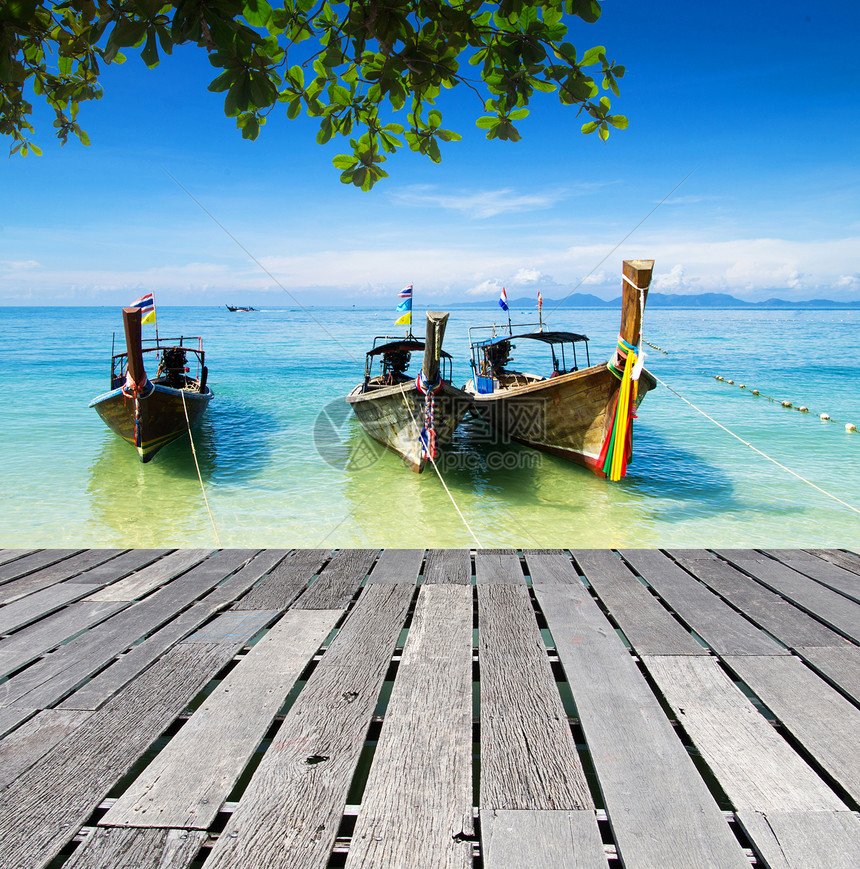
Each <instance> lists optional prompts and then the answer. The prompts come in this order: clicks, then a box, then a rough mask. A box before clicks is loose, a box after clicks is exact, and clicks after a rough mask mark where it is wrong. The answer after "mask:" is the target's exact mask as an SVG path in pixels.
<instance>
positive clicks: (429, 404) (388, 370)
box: [346, 311, 469, 474]
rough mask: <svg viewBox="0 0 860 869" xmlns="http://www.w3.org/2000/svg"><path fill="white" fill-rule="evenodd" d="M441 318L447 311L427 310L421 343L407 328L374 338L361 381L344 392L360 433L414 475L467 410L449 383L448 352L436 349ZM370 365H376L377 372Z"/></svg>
mask: <svg viewBox="0 0 860 869" xmlns="http://www.w3.org/2000/svg"><path fill="white" fill-rule="evenodd" d="M447 322H448V314H444V313H439V312H436V311H428V312H427V335H426V339H425V340H424V341H419V340H418V339H416V338H415V337H414V336H413V335H412V334H411V332H410V334H409V335H408V336H407V337H405V338H394V339H392V338H391V337H389V336H386V337H377V338H376V339H374V342H373V348H372V349H371V350H370V351H369V352H368V353H367V357H366V362H365V369H364V381H363V382H362V383H360V384H359V385H358V386H356V387H355V389H353V390H352V392H350V393H349V395H347V396H346V401H347V402H348V403H349V404H350V405H351V407H352V409H353V411H354V412H355V415H356V416H357V417H358V421H359V422H360V423H361V425H362V428H363V429H364V430H365V432H367V434H369V435H370V437H372V438H373V439H374V440H376V441H378V442H379V443H381V444H382V445H383V446H385V447H388V449H390V450H393V451H394V452H395V453H397V455H399V456H401V457H402V458H403V460H404V461H405V462H406V463H407V464H408V465H409V467H411V468H412V470H413V471H415V472H416V473H419V474H420V473H421V471H422V470H424V465H425V463H426V462H427V461H428V459H429V458H431V457H432V458H435V457H436V454H437V448H438V447H439V446H444V445H445V444H447V443H448V442H449V441H450V440H451V436H452V435H453V434H454V430H455V429H456V428H457V426H458V425H459V424H460V422H461V420H462V419H463V417H464V416H465V415H466V411H467V410H468V409H469V399H468V396H466V394H465V393H464V392H463V391H462V390H460V389H457V387H455V386H452V385H451V355H450V354H449V353H446V352H445V351H444V350H443V349H442V339H443V337H444V335H445V326H446V324H447ZM379 341H382V342H383V343H381V344H378V343H377V342H379ZM417 351H423V362H422V366H421V372H420V373H419V374H418V376H417V377H413V376H412V375H410V374H407V373H406V371H407V369H408V367H409V362H410V358H411V355H412V353H414V352H417ZM374 363H379V367H380V371H379V373H378V374H374V373H373V365H374Z"/></svg>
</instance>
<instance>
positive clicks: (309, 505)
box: [0, 300, 860, 548]
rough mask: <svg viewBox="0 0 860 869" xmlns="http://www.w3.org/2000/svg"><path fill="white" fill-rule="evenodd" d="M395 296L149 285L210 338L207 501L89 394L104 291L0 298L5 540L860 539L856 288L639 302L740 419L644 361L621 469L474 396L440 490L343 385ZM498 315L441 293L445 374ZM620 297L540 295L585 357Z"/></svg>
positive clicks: (769, 543) (99, 367)
mask: <svg viewBox="0 0 860 869" xmlns="http://www.w3.org/2000/svg"><path fill="white" fill-rule="evenodd" d="M240 301H241V300H240ZM392 309H393V304H392V306H390V307H386V308H385V309H379V310H362V309H357V308H356V309H353V308H349V309H346V308H343V309H332V308H317V309H313V310H312V311H310V312H304V311H301V310H299V309H297V308H271V309H264V310H260V311H257V312H254V313H250V314H240V313H230V312H228V311H227V310H226V308H224V307H210V308H203V307H197V308H170V307H166V306H160V307H159V311H158V313H159V332H160V334H161V336H162V337H173V336H177V335H179V334H184V335H202V336H203V338H204V346H205V350H206V355H207V362H208V364H209V369H210V378H209V383H210V385H211V386H212V388H213V390H214V392H215V399H214V401H213V402H212V404H211V405H210V408H209V411H208V413H207V415H206V417H205V418H204V421H203V423H202V425H201V426H200V427H199V428H198V429H196V430H195V432H194V446H195V447H196V453H197V458H198V461H199V465H200V472H201V476H202V481H203V486H204V488H205V492H206V496H207V498H208V503H209V511H211V517H212V518H211V520H210V515H209V511H207V506H206V503H205V502H204V498H203V495H202V493H201V485H200V480H199V479H198V474H197V470H196V467H195V462H194V456H193V454H192V448H191V445H190V444H189V441H188V439H187V438H185V439H183V440H181V441H178V442H176V443H174V444H172V445H170V446H169V447H167V448H165V449H164V450H162V452H161V453H160V454H159V455H158V456H157V457H156V458H155V460H154V461H152V462H151V463H150V464H148V465H142V464H141V463H140V462H139V461H138V459H137V456H136V454H135V452H134V450H133V449H131V448H130V447H129V446H128V445H126V444H125V443H123V442H122V441H121V440H120V439H119V438H118V437H117V436H116V435H114V434H112V433H111V432H110V431H108V430H107V428H106V427H105V426H104V424H103V423H102V421H101V420H100V419H99V417H98V415H97V414H96V412H95V411H94V410H92V409H90V408H88V407H87V405H88V403H89V401H90V400H91V399H92V398H93V397H94V396H96V395H97V394H99V393H101V392H104V391H105V390H106V389H107V388H108V377H109V356H110V350H111V335H112V333H113V332H116V333H117V336H118V340H120V341H121V340H122V338H121V334H122V322H121V313H120V310H119V308H3V309H0V443H2V448H3V454H4V462H3V471H2V477H0V479H2V498H3V508H2V511H0V546H2V547H14V548H20V547H149V546H156V547H208V546H215V545H217V544H218V543H220V545H222V546H235V547H347V546H362V547H363V546H370V547H377V546H378V547H386V546H387V547H406V546H408V547H425V546H426V547H429V546H443V547H445V546H476V545H477V543H476V540H477V541H478V542H479V543H480V545H482V546H522V547H610V546H611V547H636V546H645V547H651V546H670V547H700V546H712V547H738V546H740V547H747V546H756V547H795V546H848V547H852V548H854V547H858V546H860V513H858V512H856V511H857V510H860V432H857V433H854V434H851V433H849V432H847V431H846V430H845V423H855V424H857V425H858V426H860V389H858V371H857V365H856V362H855V358H856V355H857V354H856V351H855V350H854V349H853V346H854V344H855V343H856V335H857V332H858V325H860V311H837V310H822V311H809V310H799V309H798V310H779V311H745V310H693V309H689V310H688V309H684V310H679V309H671V310H666V309H663V310H661V309H651V310H649V311H647V312H646V319H645V338H646V340H649V341H651V342H652V343H653V344H656V345H658V346H659V347H661V348H663V349H664V350H666V351H668V355H664V354H663V353H660V352H657V351H656V350H651V351H650V352H649V354H648V359H647V363H646V364H647V366H648V368H649V369H650V370H651V371H652V372H653V373H654V374H655V375H656V376H657V377H658V378H660V379H661V380H662V381H664V382H665V383H666V384H668V386H670V387H672V389H674V390H675V391H676V392H678V393H680V395H682V396H684V398H686V399H687V400H688V401H689V402H692V403H693V404H694V405H696V406H697V407H698V408H700V409H701V410H702V411H704V412H706V413H707V414H709V415H710V416H711V417H713V419H714V420H715V421H716V422H719V423H721V424H722V425H723V426H725V427H727V428H728V429H730V430H731V431H732V432H734V433H735V434H736V435H737V436H738V437H739V438H741V439H742V441H743V443H742V442H741V441H739V440H737V439H736V438H735V437H733V436H731V435H730V434H728V433H727V432H726V431H724V430H723V429H721V428H719V427H718V426H717V425H716V423H715V422H712V421H710V420H708V419H706V418H705V417H704V416H703V415H701V414H700V413H699V412H697V411H696V410H694V409H693V408H692V407H691V406H690V405H688V404H686V403H685V402H684V401H682V400H681V399H680V398H679V397H677V396H676V395H675V394H674V393H673V392H671V391H669V390H668V389H667V388H666V387H664V386H663V385H660V386H659V387H658V388H657V389H656V390H655V391H653V392H651V393H649V395H648V396H647V398H646V399H645V402H644V403H643V405H642V407H641V408H640V413H639V419H638V421H637V423H636V427H635V445H634V450H635V455H634V461H633V463H632V464H631V466H630V468H629V472H628V476H627V478H626V479H625V480H623V481H622V482H620V483H615V484H612V483H609V482H607V481H605V480H600V479H598V478H596V477H594V476H592V475H591V474H590V473H589V472H587V471H585V470H584V469H582V468H579V467H577V466H575V465H572V464H569V463H567V462H565V461H562V460H560V459H556V458H553V457H550V456H546V455H543V454H540V453H537V452H534V451H532V450H528V449H526V448H521V447H518V446H516V445H511V446H509V447H506V448H505V449H504V450H500V449H498V448H497V447H496V446H494V445H493V444H492V443H491V442H490V438H489V437H488V435H487V432H486V431H485V430H484V429H483V428H482V426H481V425H479V424H478V423H476V422H472V421H468V420H467V422H466V423H465V424H464V425H463V426H461V428H460V430H459V431H458V433H457V437H456V439H455V442H454V444H453V445H452V447H451V448H450V449H449V450H448V451H447V453H446V454H444V455H443V458H442V460H441V464H440V467H441V471H442V477H443V479H444V483H445V486H447V489H448V492H446V489H445V486H443V485H442V483H441V482H440V480H439V478H438V477H437V476H436V474H434V473H433V472H432V470H428V471H426V472H425V473H424V474H421V475H420V476H419V475H416V474H413V473H411V472H410V471H408V470H407V469H406V468H405V467H404V466H403V464H402V463H401V461H400V460H399V459H398V458H397V457H396V456H395V455H394V454H392V453H388V452H386V451H384V450H380V449H378V448H376V447H375V445H374V444H373V443H372V442H371V441H369V440H368V439H367V438H366V437H365V435H364V434H363V433H362V431H361V429H360V428H359V426H358V424H357V422H356V421H355V420H354V419H353V418H352V416H351V412H350V411H349V408H348V406H347V405H346V404H345V402H343V396H344V395H346V393H347V392H348V391H349V390H350V389H351V388H352V387H353V386H354V385H355V384H356V383H358V382H359V381H360V379H361V377H362V374H363V368H364V352H365V350H366V349H368V348H369V346H370V343H371V342H372V339H373V337H374V336H375V335H379V334H386V333H390V332H391V331H392V326H391V324H392V323H393V319H394V316H393V311H392ZM512 315H513V317H514V320H515V321H516V320H517V319H521V320H531V319H532V317H533V312H530V315H529V316H523V315H522V314H521V313H520V312H518V311H512ZM422 316H423V313H420V312H419V311H418V309H417V308H416V323H418V322H419V320H420V319H421V318H422ZM501 316H503V315H501V314H500V312H499V309H498V307H496V306H490V305H488V306H487V307H486V308H485V309H470V310H468V311H464V310H458V311H453V312H452V313H451V318H450V320H449V324H448V331H447V334H446V340H445V347H446V349H447V350H448V351H449V352H451V353H452V354H453V355H454V357H455V368H454V381H455V383H457V384H458V385H459V384H462V383H463V382H465V381H466V380H467V379H468V376H469V372H468V341H467V329H468V327H469V326H470V325H476V324H477V325H480V324H485V323H489V322H492V321H493V319H495V320H497V321H500V320H501ZM619 316H620V314H619V312H617V311H615V310H613V309H611V308H607V309H588V310H580V311H572V310H568V311H558V312H555V313H553V314H552V315H551V316H550V317H549V318H548V319H549V320H550V323H551V325H552V326H553V327H554V328H561V329H570V330H573V331H578V332H584V333H585V334H587V335H588V336H589V338H591V339H592V340H591V345H590V350H591V359H592V362H596V361H598V360H603V359H606V358H608V356H609V354H610V352H611V351H612V350H613V348H614V343H615V338H616V336H617V333H618V320H619ZM145 328H147V327H145ZM149 328H150V329H151V327H149ZM398 331H399V330H398ZM421 331H423V326H416V332H421ZM524 367H525V366H524ZM717 374H718V375H721V376H723V377H724V378H726V379H732V380H734V385H729V384H728V383H725V382H720V381H718V380H716V379H715V378H714V375H717ZM740 384H744V385H745V386H746V387H747V388H746V389H740V388H739V385H740ZM752 389H758V390H759V391H760V392H761V393H762V395H761V396H759V397H755V396H753V395H752V393H751V390H752ZM764 396H770V397H773V398H775V399H777V401H768V400H767V399H766V398H765V397H764ZM783 400H785V401H790V402H792V403H793V404H794V405H795V406H799V405H805V406H807V407H808V408H809V409H810V411H811V412H810V413H800V412H798V411H796V410H794V409H788V408H784V407H782V405H781V403H780V402H782V401H783ZM824 412H826V413H829V414H830V416H831V417H832V419H833V421H832V422H823V421H821V420H820V419H819V417H818V415H819V414H820V413H824ZM747 443H748V444H751V445H752V446H753V447H756V448H757V449H758V450H760V451H762V452H763V453H765V454H766V455H767V456H769V457H770V458H772V459H774V460H776V461H777V462H779V463H780V464H782V465H784V466H785V467H786V468H789V469H791V470H792V471H794V472H796V473H797V474H799V475H801V476H802V477H804V478H805V479H806V480H808V481H809V483H812V484H814V485H815V486H817V487H819V488H820V489H823V490H825V492H827V493H829V495H828V494H824V493H823V492H821V491H819V489H816V488H813V487H812V486H811V485H809V484H808V483H806V482H802V481H801V480H799V479H798V478H797V477H795V476H793V475H792V474H790V473H789V472H788V471H786V470H784V469H783V468H781V467H778V466H777V465H775V464H773V463H772V462H771V461H769V460H768V459H767V458H765V457H764V456H762V455H761V454H759V453H757V452H755V451H754V450H753V449H751V448H750V446H747V445H746V444H747ZM449 493H450V494H449ZM830 495H832V496H834V497H830ZM834 498H838V499H840V500H841V501H842V502H845V503H844V504H843V503H839V501H837V500H835V499H834ZM452 501H453V502H454V503H456V505H457V508H458V509H459V513H458V510H457V509H455V507H454V503H452ZM852 507H853V508H854V509H853V510H852V509H851V508H852ZM460 514H462V516H461V515H460ZM213 525H214V527H213ZM216 534H217V537H216Z"/></svg>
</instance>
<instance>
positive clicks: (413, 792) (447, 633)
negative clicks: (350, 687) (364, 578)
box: [346, 568, 474, 869]
mask: <svg viewBox="0 0 860 869" xmlns="http://www.w3.org/2000/svg"><path fill="white" fill-rule="evenodd" d="M377 569H378V568H377ZM374 573H376V571H375V570H374ZM372 577H373V574H371V578H372ZM473 827H474V825H473V820H472V589H471V588H470V587H469V586H465V585H439V584H431V585H427V586H424V587H423V588H422V590H421V593H420V595H419V597H418V603H417V605H416V608H415V616H414V619H413V621H412V625H411V627H410V628H409V636H408V639H407V641H406V645H405V647H404V649H403V657H402V660H401V662H400V668H399V671H398V675H397V680H396V681H395V683H394V688H393V690H392V693H391V699H390V700H389V703H388V708H387V710H386V713H385V726H384V727H383V729H382V734H381V736H380V739H379V744H378V746H377V749H376V753H375V755H374V759H373V766H372V767H371V770H370V775H369V777H368V781H367V786H366V788H365V790H364V795H363V797H362V801H361V810H360V811H359V815H358V820H357V822H356V826H355V832H354V833H353V836H352V844H351V845H350V849H349V854H348V857H347V861H346V865H347V867H349V869H356V867H388V866H398V867H401V869H410V867H414V869H418V867H425V866H428V865H431V864H432V866H433V867H434V869H437V867H438V869H456V867H460V869H471V866H472V844H471V842H470V841H468V839H467V838H466V837H469V836H472V835H473V833H474V829H473Z"/></svg>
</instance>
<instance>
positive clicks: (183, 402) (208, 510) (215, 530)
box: [179, 389, 221, 549]
mask: <svg viewBox="0 0 860 869" xmlns="http://www.w3.org/2000/svg"><path fill="white" fill-rule="evenodd" d="M179 394H180V395H181V396H182V409H183V410H184V411H185V425H187V426H188V440H190V441H191V454H192V455H193V456H194V467H195V468H197V479H198V480H200V491H201V492H202V493H203V503H204V504H205V505H206V512H207V513H208V514H209V521H210V522H211V523H212V532H213V533H214V534H215V541H216V543H217V544H218V548H219V549H220V548H221V538H220V537H219V536H218V529H217V528H216V527H215V518H214V517H213V516H212V511H211V510H210V509H209V499H208V498H207V497H206V488H205V486H204V485H203V476H202V475H201V473H200V464H199V463H198V461H197V450H196V449H195V447H194V438H193V437H192V436H191V422H190V420H189V419H188V408H187V407H186V406H185V390H184V389H180V390H179Z"/></svg>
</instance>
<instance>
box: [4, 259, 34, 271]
mask: <svg viewBox="0 0 860 869" xmlns="http://www.w3.org/2000/svg"><path fill="white" fill-rule="evenodd" d="M38 267H39V263H37V262H36V260H33V259H28V260H0V271H3V272H10V273H18V272H28V271H32V270H33V269H37V268H38Z"/></svg>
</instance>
